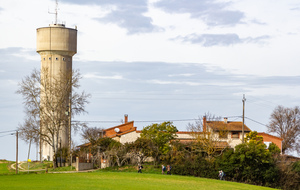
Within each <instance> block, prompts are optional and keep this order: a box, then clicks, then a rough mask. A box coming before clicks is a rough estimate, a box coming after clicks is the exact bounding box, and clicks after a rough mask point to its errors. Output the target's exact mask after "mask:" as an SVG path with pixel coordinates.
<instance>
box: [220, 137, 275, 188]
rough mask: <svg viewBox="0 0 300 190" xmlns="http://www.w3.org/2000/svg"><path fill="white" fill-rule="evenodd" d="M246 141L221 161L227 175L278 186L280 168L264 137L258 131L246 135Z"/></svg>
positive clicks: (241, 180)
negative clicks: (264, 141) (278, 168)
mask: <svg viewBox="0 0 300 190" xmlns="http://www.w3.org/2000/svg"><path fill="white" fill-rule="evenodd" d="M245 140H246V141H245V143H242V144H239V145H237V146H236V147H235V150H234V152H233V151H228V152H226V153H225V154H224V155H222V158H221V159H220V160H218V161H219V163H218V164H219V167H220V168H222V169H223V170H224V171H225V173H227V175H226V176H227V177H228V178H229V179H231V180H234V181H238V182H246V183H250V184H256V185H268V186H276V182H277V181H278V176H279V175H278V170H277V168H276V165H275V162H274V160H273V156H272V152H270V151H269V150H268V149H266V148H267V146H266V145H265V144H264V143H263V138H262V137H261V136H258V135H257V132H256V131H253V132H250V133H249V134H247V135H246V139H245Z"/></svg>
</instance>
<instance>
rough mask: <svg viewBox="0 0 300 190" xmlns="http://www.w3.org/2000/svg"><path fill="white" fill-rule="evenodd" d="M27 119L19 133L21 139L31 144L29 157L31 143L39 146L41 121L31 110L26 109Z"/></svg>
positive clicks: (19, 128) (20, 126) (20, 125)
mask: <svg viewBox="0 0 300 190" xmlns="http://www.w3.org/2000/svg"><path fill="white" fill-rule="evenodd" d="M25 113H26V116H27V117H26V118H25V121H24V124H19V127H18V131H19V137H20V138H21V139H22V140H24V141H25V142H26V143H29V148H28V157H27V159H29V155H30V147H31V143H32V142H33V143H36V145H37V146H38V144H39V133H38V131H39V126H40V125H39V120H38V119H37V118H36V117H35V114H32V113H31V111H30V110H29V109H26V108H25Z"/></svg>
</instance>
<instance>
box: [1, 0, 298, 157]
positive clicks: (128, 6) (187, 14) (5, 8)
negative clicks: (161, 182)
mask: <svg viewBox="0 0 300 190" xmlns="http://www.w3.org/2000/svg"><path fill="white" fill-rule="evenodd" d="M58 8H59V9H58V23H64V24H65V25H66V27H68V28H75V27H77V29H78V36H77V38H78V43H77V54H76V55H74V57H73V68H74V69H76V70H79V71H80V73H81V75H82V79H81V82H80V84H81V87H80V89H79V91H85V92H87V93H90V94H91V98H90V99H89V102H90V103H89V104H88V105H87V106H86V111H88V114H85V115H81V116H76V117H75V118H73V120H76V121H89V126H90V127H100V128H108V127H113V126H116V125H119V124H121V122H122V120H123V119H124V114H128V117H129V121H132V120H134V121H135V126H136V127H137V129H138V130H141V129H143V127H145V126H147V125H150V124H152V123H160V122H163V121H173V124H174V125H175V126H176V127H177V128H178V129H179V130H181V131H186V130H187V129H186V128H187V124H188V123H193V122H194V121H195V120H196V119H198V118H199V117H200V118H201V117H202V116H203V115H204V114H207V113H210V114H211V115H214V116H216V117H222V118H223V117H228V120H229V121H242V117H241V116H242V110H243V103H242V99H243V95H245V98H246V102H245V117H246V119H245V123H246V125H247V126H248V127H249V128H250V129H251V130H255V131H258V132H267V127H266V126H267V125H268V123H269V121H270V115H271V113H272V111H273V110H274V109H275V108H276V106H278V105H282V106H284V107H295V106H299V102H300V55H299V46H300V45H299V44H300V22H299V18H300V2H299V1H298V0H286V1H278V0H275V1H274V0H272V1H271V0H264V1H261V0H243V1H238V0H215V1H214V0H197V1H191V0H190V1H188V0H85V1H79V0H59V1H58ZM54 12H55V1H53V0H26V1H21V0H9V1H6V0H0V26H1V30H0V34H1V35H0V57H1V59H0V121H1V123H0V150H1V151H0V159H9V160H14V159H15V158H16V156H15V152H16V138H15V136H14V135H13V134H12V133H13V130H16V129H17V127H18V126H19V125H20V124H22V123H23V121H24V118H25V114H24V105H23V102H24V100H23V99H22V97H21V95H19V94H16V93H15V92H16V91H17V90H18V83H20V82H21V80H22V79H23V78H24V77H25V76H28V75H30V73H31V72H32V71H33V69H35V68H36V69H40V56H39V54H38V53H36V29H37V28H40V27H47V26H49V24H52V23H54V22H55V14H51V13H54ZM73 137H74V138H73V140H74V141H75V144H77V145H79V144H82V143H83V140H82V139H81V138H80V131H78V132H77V133H76V134H73ZM27 155H28V144H26V143H25V142H24V141H22V140H19V159H20V160H27ZM30 158H31V159H32V160H35V159H36V149H35V146H33V147H32V149H31V153H30Z"/></svg>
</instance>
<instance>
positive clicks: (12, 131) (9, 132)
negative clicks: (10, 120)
mask: <svg viewBox="0 0 300 190" xmlns="http://www.w3.org/2000/svg"><path fill="white" fill-rule="evenodd" d="M10 132H16V130H10V131H0V133H10Z"/></svg>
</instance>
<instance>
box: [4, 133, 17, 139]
mask: <svg viewBox="0 0 300 190" xmlns="http://www.w3.org/2000/svg"><path fill="white" fill-rule="evenodd" d="M14 134H15V133H11V134H6V135H2V136H0V138H1V137H6V136H10V135H14Z"/></svg>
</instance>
